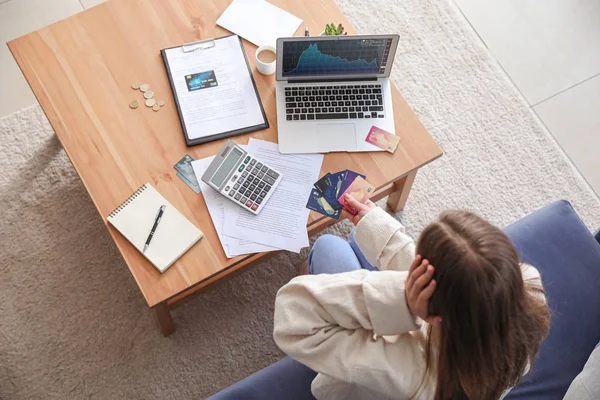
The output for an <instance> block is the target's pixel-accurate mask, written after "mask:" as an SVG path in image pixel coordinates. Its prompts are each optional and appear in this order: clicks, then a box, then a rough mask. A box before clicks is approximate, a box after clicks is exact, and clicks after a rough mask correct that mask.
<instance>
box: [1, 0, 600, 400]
mask: <svg viewBox="0 0 600 400" xmlns="http://www.w3.org/2000/svg"><path fill="white" fill-rule="evenodd" d="M339 3H340V6H341V7H342V9H343V11H344V12H345V13H346V15H347V16H348V17H349V18H350V20H351V21H352V22H353V23H354V24H355V26H356V27H357V29H358V31H359V32H361V33H376V32H377V33H385V32H398V33H399V34H400V38H401V39H400V46H399V49H398V54H397V57H396V65H395V67H394V73H393V78H394V81H395V82H396V84H397V85H398V87H399V88H400V89H401V91H402V92H403V93H404V95H405V97H406V98H407V100H408V101H409V103H410V104H411V105H412V107H413V108H414V109H415V111H416V112H417V114H418V115H419V117H420V118H421V120H422V121H423V123H424V124H425V126H426V127H427V129H429V131H430V132H431V134H432V135H433V136H434V137H435V138H436V139H437V140H438V141H439V143H440V144H441V146H442V147H443V148H444V150H445V152H446V154H445V156H444V157H443V158H442V159H440V160H438V161H436V162H435V163H434V164H433V165H431V166H430V167H428V168H426V169H425V170H423V171H422V172H421V173H420V175H419V176H418V179H417V181H416V183H415V187H414V191H413V194H412V195H411V197H410V199H409V202H408V205H407V208H406V210H405V211H404V213H402V214H399V215H398V218H400V220H401V221H402V222H403V223H405V224H406V225H407V228H408V231H409V232H410V233H411V234H412V235H417V234H418V232H419V231H420V230H421V229H422V228H423V226H424V225H425V224H426V223H427V222H428V221H430V220H431V219H432V218H434V217H435V216H436V215H437V214H438V213H439V212H440V211H441V210H443V209H445V208H451V207H463V208H468V209H472V210H475V211H477V212H479V213H481V214H483V215H484V216H485V217H487V218H489V219H490V220H492V221H493V222H495V223H497V224H500V225H504V224H507V223H510V222H512V221H514V220H516V219H518V218H520V217H522V216H524V215H525V214H527V213H529V212H531V211H533V210H535V209H537V208H539V207H541V206H543V205H545V204H546V203H548V202H550V201H553V200H557V199H568V200H570V201H571V202H572V203H573V204H574V206H575V208H576V209H577V210H578V211H579V213H580V214H581V216H582V217H583V218H584V220H585V221H586V223H587V224H588V226H589V227H592V226H595V225H600V202H599V201H598V199H597V198H596V197H595V195H594V194H593V192H592V191H591V189H590V188H589V187H588V186H587V185H586V183H585V182H584V181H583V180H582V178H581V177H580V176H579V174H578V173H577V172H576V171H575V170H574V169H573V168H572V167H571V165H570V164H569V163H568V161H566V159H565V158H564V156H563V155H562V153H561V151H560V150H559V149H558V147H557V146H556V145H555V143H554V141H553V140H552V138H551V137H550V136H549V135H548V133H547V132H546V131H545V130H544V128H543V127H542V126H541V124H540V123H539V121H538V120H537V119H536V117H535V116H534V114H532V112H531V110H530V109H529V108H528V107H527V106H526V104H525V103H524V101H523V100H522V99H521V98H520V97H519V96H518V94H517V92H516V91H515V89H514V88H513V87H512V85H511V84H510V82H509V81H508V80H507V79H506V78H505V77H504V75H503V74H502V73H501V72H500V70H499V68H498V67H497V65H496V63H495V62H494V61H493V60H492V58H491V57H490V55H489V54H488V52H487V51H486V49H485V48H484V47H483V46H482V45H481V44H480V42H479V40H478V38H477V37H476V36H475V35H474V33H472V31H471V30H470V28H469V26H468V25H467V24H466V22H465V21H464V19H463V18H462V16H461V15H460V13H459V12H458V11H457V10H456V9H455V7H454V6H453V5H452V4H451V3H447V2H445V1H439V0H403V1H395V0H374V1H371V2H364V1H362V0H339ZM0 154H1V157H0V166H1V170H2V174H0V199H1V202H0V204H1V215H0V272H1V280H0V399H10V400H12V399H83V398H86V399H200V398H203V397H206V396H208V395H210V394H212V393H213V392H215V391H217V390H219V389H221V388H223V387H225V386H227V385H229V384H231V383H233V382H235V381H237V380H239V379H241V378H243V377H245V376H247V375H248V374H250V373H252V372H254V371H256V370H258V369H260V368H262V367H265V366H267V365H268V364H270V363H272V362H273V361H275V360H277V359H279V358H280V357H282V354H281V353H280V352H279V351H278V349H277V348H276V346H275V345H274V344H273V341H272V339H271V329H272V316H271V315H272V310H273V297H274V294H275V292H276V291H277V289H278V288H279V287H280V286H281V285H283V284H284V283H285V282H287V281H288V280H289V279H290V278H291V277H292V276H293V274H294V272H293V263H295V262H297V261H299V260H300V257H299V256H297V255H283V256H279V257H277V258H275V259H273V260H271V261H269V262H268V263H265V264H263V265H260V266H258V267H257V268H255V269H254V270H252V271H250V272H248V273H246V274H245V275H242V276H240V277H238V278H236V279H234V280H232V281H230V282H228V283H226V284H224V285H223V286H221V287H220V288H218V289H216V290H214V291H212V292H210V293H208V294H205V295H202V296H201V297H198V298H196V299H194V300H192V301H190V302H188V303H187V304H186V305H185V306H183V307H181V308H178V309H177V310H176V311H175V313H174V317H175V321H176V324H177V326H178V331H177V332H176V333H175V334H174V335H172V336H170V337H169V338H166V339H165V338H163V337H162V336H161V335H160V334H159V332H158V329H157V327H156V324H155V322H154V320H153V316H152V314H151V313H150V311H148V309H147V307H146V305H145V303H144V300H143V298H142V295H141V294H140V293H139V291H138V289H137V287H136V284H135V282H134V280H133V279H132V277H131V276H130V274H129V272H128V270H127V267H126V266H125V264H124V263H123V261H122V260H121V257H120V256H119V254H118V252H117V249H116V247H115V246H114V244H113V243H112V240H111V239H110V237H109V235H108V234H107V232H106V231H105V229H104V226H103V224H102V221H101V218H100V216H99V215H98V214H97V212H96V210H95V208H94V206H93V204H92V202H91V201H90V199H89V197H88V195H87V193H86V191H85V189H84V188H83V186H82V184H81V182H80V181H79V179H78V177H77V175H76V174H75V172H74V170H73V168H72V167H71V164H70V163H69V160H68V159H67V157H66V156H65V153H64V152H63V151H62V150H61V147H60V144H59V142H58V140H57V139H56V138H55V137H54V136H53V132H52V130H51V128H50V126H49V125H48V123H47V121H46V119H45V117H44V115H43V113H42V112H41V110H40V108H39V107H38V106H34V107H32V108H29V109H26V110H23V111H21V112H19V113H16V114H14V115H11V116H9V117H6V118H4V119H2V120H0ZM348 167H349V168H351V167H352V166H351V165H348ZM336 229H337V230H338V231H340V232H341V233H342V234H347V233H348V225H347V224H340V225H338V226H337V228H336ZM305 254H306V250H305V251H304V252H303V255H305Z"/></svg>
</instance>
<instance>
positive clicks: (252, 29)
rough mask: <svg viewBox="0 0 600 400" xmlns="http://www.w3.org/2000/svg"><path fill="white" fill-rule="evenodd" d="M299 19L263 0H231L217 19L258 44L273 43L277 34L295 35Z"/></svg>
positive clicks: (221, 24)
mask: <svg viewBox="0 0 600 400" xmlns="http://www.w3.org/2000/svg"><path fill="white" fill-rule="evenodd" d="M301 23H302V20H301V19H300V18H298V17H296V16H294V15H292V14H290V13H289V12H287V11H285V10H282V9H281V8H279V7H276V6H274V5H273V4H271V3H268V2H266V1H264V0H233V2H232V3H231V4H230V5H229V7H227V9H226V10H225V12H223V14H221V16H220V17H219V19H218V20H217V25H219V26H222V27H223V28H225V29H227V30H228V31H231V32H233V33H235V34H236V35H240V36H241V37H243V38H244V39H246V40H247V41H249V42H252V43H254V44H255V45H257V46H262V45H265V44H268V45H271V46H273V47H275V44H276V42H277V39H278V38H280V37H290V36H294V33H296V30H297V29H298V27H299V26H300V24H301Z"/></svg>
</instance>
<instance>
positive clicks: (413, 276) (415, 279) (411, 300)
mask: <svg viewBox="0 0 600 400" xmlns="http://www.w3.org/2000/svg"><path fill="white" fill-rule="evenodd" d="M421 259H422V257H421V256H420V255H417V256H416V257H415V260H414V261H413V263H412V264H411V266H410V270H409V271H408V277H407V278H406V287H405V292H404V294H405V296H406V304H408V309H409V310H410V312H411V313H412V315H414V316H415V317H419V318H421V319H422V320H424V321H425V322H428V323H430V324H437V323H440V322H441V321H442V318H441V317H437V316H432V315H429V311H428V310H429V299H431V296H432V295H433V292H434V291H435V285H436V282H435V279H432V277H433V271H434V267H433V265H429V261H427V260H421Z"/></svg>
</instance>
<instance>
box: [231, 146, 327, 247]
mask: <svg viewBox="0 0 600 400" xmlns="http://www.w3.org/2000/svg"><path fill="white" fill-rule="evenodd" d="M246 150H247V151H248V153H250V154H252V155H253V156H254V157H256V158H257V159H258V160H262V161H264V162H265V163H266V164H267V165H269V166H271V167H273V168H274V169H276V170H278V171H279V172H281V174H282V176H283V177H282V179H281V182H280V183H279V185H278V186H277V187H276V188H275V192H274V193H273V194H272V195H271V197H270V198H269V199H268V200H267V203H266V204H265V205H264V207H263V209H262V210H261V212H260V214H258V215H254V214H252V213H250V212H248V211H246V210H244V209H242V208H241V207H239V210H237V215H236V216H235V218H227V219H226V220H225V224H224V226H223V233H224V234H226V235H227V236H231V237H235V238H239V239H247V240H253V241H255V242H258V243H262V244H265V245H268V246H273V247H277V248H280V249H285V250H289V251H293V252H295V253H298V252H299V249H301V248H303V247H306V246H308V245H309V243H308V233H307V230H306V222H307V221H308V214H309V213H310V211H309V210H308V209H307V208H306V202H307V200H308V197H309V196H310V192H311V190H312V185H313V183H314V182H315V181H316V180H317V179H319V171H320V170H321V164H322V163H323V155H322V154H281V153H280V152H279V150H278V147H277V144H276V143H271V142H266V141H263V140H257V139H250V142H249V143H248V148H247V149H246Z"/></svg>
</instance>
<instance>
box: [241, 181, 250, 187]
mask: <svg viewBox="0 0 600 400" xmlns="http://www.w3.org/2000/svg"><path fill="white" fill-rule="evenodd" d="M242 186H244V187H245V188H247V187H248V186H250V182H249V181H246V182H244V183H243V184H242Z"/></svg>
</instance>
